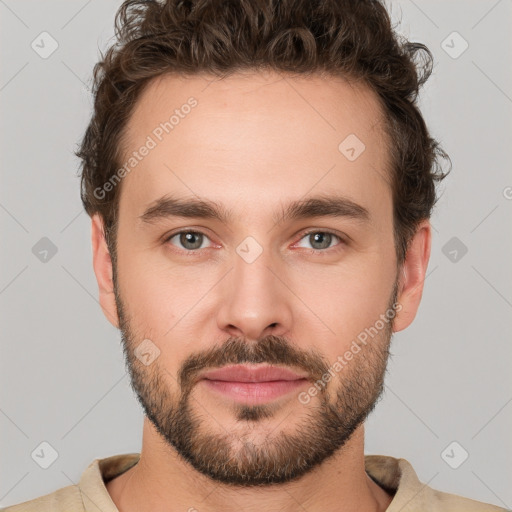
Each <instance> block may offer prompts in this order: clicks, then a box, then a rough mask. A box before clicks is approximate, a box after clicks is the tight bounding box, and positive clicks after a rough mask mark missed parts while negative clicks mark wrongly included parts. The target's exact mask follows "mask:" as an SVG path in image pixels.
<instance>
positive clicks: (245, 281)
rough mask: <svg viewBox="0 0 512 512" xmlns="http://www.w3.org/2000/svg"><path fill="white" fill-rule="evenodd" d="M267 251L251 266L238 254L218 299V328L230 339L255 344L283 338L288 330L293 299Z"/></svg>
mask: <svg viewBox="0 0 512 512" xmlns="http://www.w3.org/2000/svg"><path fill="white" fill-rule="evenodd" d="M271 260H272V256H271V255H270V254H268V251H265V250H264V251H263V252H262V254H261V255H260V256H259V257H258V258H257V259H256V261H253V262H247V261H245V260H244V259H243V258H242V257H239V256H238V254H236V255H235V257H234V263H233V265H234V268H233V269H232V271H231V272H230V273H229V274H228V276H226V277H227V282H226V283H225V286H223V287H222V293H221V296H220V297H219V308H218V310H217V311H218V313H217V324H218V327H219V329H221V330H223V331H225V332H226V333H227V334H229V335H230V336H236V337H243V338H245V339H247V340H252V341H256V340H258V339H260V338H262V337H264V336H268V335H269V334H273V335H275V336H282V335H284V334H285V333H286V332H288V331H289V330H290V329H291V322H292V309H291V303H290V301H291V298H292V297H293V295H292V294H291V292H290V291H289V290H288V288H287V287H286V285H285V284H284V283H285V282H286V278H285V276H284V273H283V271H282V269H281V272H279V269H278V268H277V265H276V263H278V262H274V264H273V263H272V261H271Z"/></svg>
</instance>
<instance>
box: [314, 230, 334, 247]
mask: <svg viewBox="0 0 512 512" xmlns="http://www.w3.org/2000/svg"><path fill="white" fill-rule="evenodd" d="M313 239H314V242H313V244H312V245H313V246H314V244H315V243H316V242H318V241H320V245H321V247H316V248H317V249H325V248H326V247H329V245H330V242H331V234H330V233H315V234H314V235H313ZM322 241H323V242H324V243H323V244H322ZM326 241H327V243H325V242H326Z"/></svg>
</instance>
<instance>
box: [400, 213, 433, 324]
mask: <svg viewBox="0 0 512 512" xmlns="http://www.w3.org/2000/svg"><path fill="white" fill-rule="evenodd" d="M431 240H432V233H431V228H430V222H429V221H428V220H425V221H423V222H421V223H420V224H419V226H418V229H417V230H416V233H415V235H414V237H413V238H412V240H411V242H410V245H409V249H408V250H407V254H406V256H405V261H404V263H403V264H402V268H401V271H400V278H399V285H398V296H397V302H398V303H399V304H400V305H401V309H399V310H398V309H397V311H398V313H397V315H396V317H395V321H394V325H393V331H395V332H398V331H401V330H403V329H405V328H406V327H409V325H410V324H411V323H412V321H413V320H414V318H415V316H416V313H417V311H418V308H419V305H420V301H421V296H422V294H423V283H424V281H425V274H426V272H427V267H428V261H429V259H430V246H431Z"/></svg>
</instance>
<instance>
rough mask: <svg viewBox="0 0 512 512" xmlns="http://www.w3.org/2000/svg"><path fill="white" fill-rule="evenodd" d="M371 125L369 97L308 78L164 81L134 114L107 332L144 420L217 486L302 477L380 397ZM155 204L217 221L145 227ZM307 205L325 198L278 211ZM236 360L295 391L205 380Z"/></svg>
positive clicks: (386, 266)
mask: <svg viewBox="0 0 512 512" xmlns="http://www.w3.org/2000/svg"><path fill="white" fill-rule="evenodd" d="M190 97H193V98H194V99H195V101H197V104H196V105H195V106H194V107H193V108H182V106H183V105H185V104H187V100H188V99H189V98H190ZM176 109H178V111H179V115H178V114H177V115H178V117H179V121H178V122H176V118H175V119H174V122H175V125H174V126H173V128H172V130H169V133H166V132H165V131H163V130H162V128H160V130H158V127H159V126H160V123H162V122H165V121H167V120H168V119H169V118H170V116H171V115H172V114H173V113H174V112H175V110H176ZM185 112H188V113H185ZM382 122H383V121H382V113H381V111H380V109H379V106H378V104H377V100H376V99H375V97H374V96H373V94H372V93H371V92H369V91H368V90H366V89H364V88H363V87H362V86H361V85H357V86H350V85H349V84H347V83H346V82H343V81H341V80H337V81H334V80H332V79H330V80H326V79H324V80H321V79H320V78H319V77H316V78H309V79H307V78H301V79H297V78H290V77H287V78H286V79H283V78H282V77H281V76H279V75H277V74H268V75H262V74H258V75H257V74H246V75H241V74H237V75H233V76H232V77H229V78H227V79H224V80H222V81H214V82H212V83H210V84H209V82H208V81H207V80H206V79H205V78H204V77H199V76H197V77H192V78H187V79H185V78H177V77H172V76H167V77H165V78H163V79H162V80H158V81H155V82H153V83H151V84H150V86H149V88H148V89H147V90H146V91H145V92H144V94H143V96H142V97H141V98H140V100H139V102H138V103H137V107H136V110H135V112H134V114H133V116H132V118H131V119H130V121H129V124H128V132H127V135H128V137H127V139H126V140H127V146H126V149H127V153H126V160H128V158H129V156H130V155H131V154H132V151H137V150H138V149H139V148H140V147H141V146H143V145H144V144H147V143H148V140H149V139H148V136H150V138H151V139H152V140H153V142H154V143H155V144H153V143H149V146H153V147H151V149H150V150H149V151H148V152H147V155H146V156H145V157H143V158H142V159H141V160H140V161H139V162H138V163H137V165H136V167H134V168H133V169H132V170H131V171H130V173H129V174H127V175H126V177H125V178H123V182H122V184H121V186H122V193H121V198H120V206H119V219H120V221H119V229H118V234H117V244H118V258H117V266H116V269H115V271H116V272H115V276H116V279H115V285H116V286H115V297H116V304H117V312H118V315H119V327H120V329H121V331H122V335H123V343H124V349H125V353H126V359H127V364H128V368H129V371H130V375H131V378H132V385H133V387H134V389H135V391H136V393H137V395H138V398H139V400H140V402H141V404H142V406H143V408H144V410H145V413H146V415H147V416H148V418H149V419H150V420H151V421H152V422H153V424H154V426H155V428H156V429H157V430H158V432H159V433H160V434H161V435H162V436H163V438H164V439H165V440H166V441H167V442H168V443H169V444H170V445H172V446H173V447H174V448H175V449H176V450H177V451H178V452H179V453H180V454H181V455H182V456H183V457H184V458H185V459H186V460H188V461H189V462H190V463H191V464H192V465H193V467H194V468H195V469H196V470H198V471H200V472H202V473H204V474H206V475H209V476H210V477H211V478H213V479H215V480H218V481H222V482H224V483H230V484H238V485H258V484H260V485H261V484H264V483H276V482H284V481H289V480H292V479H295V478H297V477H299V476H301V475H303V474H304V473H306V472H308V471H309V470H311V469H312V468H313V467H315V466H316V465H317V464H319V463H321V462H322V461H324V460H325V459H327V458H328V457H329V456H331V455H333V454H334V453H335V452H336V451H337V450H338V449H339V448H340V447H342V446H343V445H344V443H345V442H346V441H347V440H348V439H349V438H350V436H351V435H352V434H353V433H354V431H355V430H356V429H357V428H358V427H360V426H361V424H362V422H363V421H364V419H365V418H366V416H367V414H368V413H369V412H370V411H371V409H372V408H373V406H374V404H375V402H376V401H377V399H378V397H379V396H380V393H381V391H382V384H383V379H384V374H385V368H386V362H387V355H388V347H389V342H390V338H391V333H392V322H393V321H392V318H393V314H389V312H390V310H392V308H393V304H394V302H395V300H396V292H397V284H398V274H397V266H396V255H395V248H394V239H393V218H392V198H391V190H390V185H389V179H388V169H389V167H388V165H389V162H388V160H387V158H388V152H387V151H388V150H387V146H386V141H385V138H384V135H383V128H382ZM155 130H156V131H155ZM157 134H158V136H157ZM347 137H348V139H347ZM356 137H357V138H356ZM160 139H161V140H160ZM345 139H347V140H346V142H343V141H345ZM342 143H343V144H342ZM340 144H341V146H340ZM362 144H364V151H362V152H361V150H362V148H363V146H362ZM161 198H172V199H174V200H179V201H206V202H208V204H209V206H210V207H211V206H216V207H217V210H218V211H220V212H221V213H223V214H226V215H225V217H223V218H216V217H215V216H211V215H209V214H210V213H211V210H212V208H209V209H208V208H205V207H202V208H199V209H197V208H196V210H195V212H193V216H189V215H192V214H190V212H189V213H186V212H185V210H184V209H183V208H181V209H180V210H179V211H178V209H177V208H176V207H173V208H170V207H169V208H167V209H166V211H167V212H168V213H169V212H171V210H172V212H174V213H175V214H176V213H180V214H181V215H167V216H163V215H155V209H154V208H153V210H151V208H152V207H154V206H155V205H157V202H158V200H160V199H161ZM312 198H317V199H327V198H331V199H334V201H333V202H331V203H329V204H328V205H327V207H326V206H325V204H323V203H320V202H317V203H315V202H311V203H310V204H309V206H310V208H309V209H308V208H294V209H290V208H288V205H290V204H291V203H292V202H297V201H302V205H303V206H304V204H305V203H304V202H305V201H307V200H309V199H312ZM339 199H344V200H345V203H340V202H338V203H336V201H338V200H339ZM348 202H351V203H350V204H349V203H348ZM335 204H337V205H338V207H337V208H334V206H333V205H335ZM299 206H300V204H299ZM322 208H323V209H322ZM151 211H152V212H153V215H151ZM335 211H337V213H338V214H337V215H334V214H333V213H334V212H335ZM145 212H148V213H147V215H145V216H144V217H142V216H143V214H144V213H145ZM158 212H160V213H161V210H157V213H158ZM206 213H208V215H203V214H206ZM293 213H295V215H293ZM298 213H301V215H298ZM383 317H385V318H387V319H388V320H386V321H383V320H382V318H383ZM362 333H366V338H365V336H364V334H362ZM363 339H365V343H364V344H363V343H362V342H361V341H362V340H363ZM144 340H146V341H144ZM148 340H150V341H148ZM354 341H356V342H357V344H354ZM141 343H142V345H141ZM139 346H140V347H139ZM138 347H139V348H138ZM356 347H358V348H359V350H357V348H356ZM136 350H138V352H136ZM140 352H142V353H143V354H145V355H142V356H141V354H140ZM137 354H138V355H139V356H140V359H139V358H138V357H136V356H137ZM350 354H352V355H350ZM155 356H157V357H155ZM141 360H142V361H141ZM148 362H149V364H144V363H148ZM336 362H338V364H336ZM244 363H245V365H244V366H248V367H249V369H254V368H257V367H263V366H267V365H272V366H274V367H278V368H281V369H283V368H284V369H288V370H291V371H292V372H294V373H295V374H296V377H295V378H294V379H295V380H291V381H290V380H288V381H284V380H283V379H284V377H282V376H278V377H277V379H278V380H277V381H274V382H273V383H269V382H268V380H270V378H267V382H266V383H262V382H260V383H259V384H258V383H254V382H253V383H247V382H245V383H240V382H238V384H237V383H236V382H235V383H234V382H226V380H225V376H224V377H219V376H215V375H213V374H211V375H210V377H211V378H210V379H205V378H203V377H204V376H205V372H211V371H212V370H213V369H218V368H221V367H226V366H230V365H237V364H244ZM212 375H213V378H212ZM232 375H233V374H232ZM215 377H216V378H215ZM260 377H261V376H260ZM228 378H229V376H228ZM231 378H232V380H233V379H234V380H236V378H234V377H231ZM237 378H238V380H239V381H240V380H242V378H243V377H240V376H239V377H237ZM260 380H265V379H264V378H262V377H261V378H260ZM319 382H320V384H319ZM314 383H316V386H314V385H313V384H314ZM315 389H316V392H315V391H314V390H315Z"/></svg>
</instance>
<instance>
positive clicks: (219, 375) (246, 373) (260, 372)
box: [201, 365, 307, 382]
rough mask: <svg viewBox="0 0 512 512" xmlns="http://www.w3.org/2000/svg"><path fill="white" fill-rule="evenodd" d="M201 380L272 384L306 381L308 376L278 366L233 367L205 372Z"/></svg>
mask: <svg viewBox="0 0 512 512" xmlns="http://www.w3.org/2000/svg"><path fill="white" fill-rule="evenodd" d="M201 378H202V379H207V380H220V381H225V382H272V381H279V380H288V381H291V380H300V379H306V378H307V375H304V374H302V373H298V372H295V371H293V370H290V369H288V368H281V367H278V366H269V365H257V366H251V365H233V366H224V367H222V368H217V369H215V370H209V371H207V372H204V373H203V374H202V376H201Z"/></svg>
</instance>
